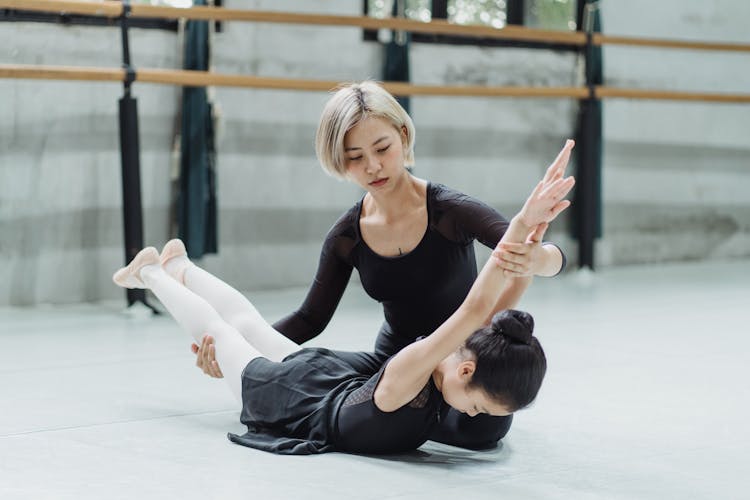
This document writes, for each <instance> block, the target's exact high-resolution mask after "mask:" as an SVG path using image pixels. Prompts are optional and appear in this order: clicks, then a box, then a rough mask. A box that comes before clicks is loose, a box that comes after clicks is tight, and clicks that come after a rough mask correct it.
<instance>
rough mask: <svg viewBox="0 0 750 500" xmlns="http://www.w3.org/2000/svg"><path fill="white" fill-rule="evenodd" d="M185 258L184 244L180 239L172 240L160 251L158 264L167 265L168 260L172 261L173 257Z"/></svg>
mask: <svg viewBox="0 0 750 500" xmlns="http://www.w3.org/2000/svg"><path fill="white" fill-rule="evenodd" d="M182 256H185V257H187V250H185V244H184V243H183V242H182V240H180V239H177V238H175V239H173V240H169V241H168V242H167V243H166V244H165V245H164V248H162V250H161V255H160V256H159V262H161V265H162V266H163V265H164V264H166V263H167V261H168V260H170V259H173V258H175V257H182Z"/></svg>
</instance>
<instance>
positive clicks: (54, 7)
mask: <svg viewBox="0 0 750 500" xmlns="http://www.w3.org/2000/svg"><path fill="white" fill-rule="evenodd" d="M0 7H6V8H13V9H20V10H33V11H41V12H66V13H72V14H85V15H93V16H102V17H110V18H115V17H119V16H121V15H122V12H123V6H122V3H121V2H110V1H108V2H100V1H81V0H79V1H72V0H0ZM131 16H132V17H138V18H160V19H180V18H184V19H193V20H215V21H253V22H267V23H285V24H311V25H319V26H349V27H359V28H364V29H394V30H402V31H409V32H413V33H431V34H441V35H460V36H471V37H478V38H495V39H505V40H519V41H527V42H542V43H556V44H563V45H572V46H583V45H585V44H586V35H585V34H583V33H580V32H564V31H554V30H540V29H532V28H524V27H520V26H505V27H504V28H502V29H497V28H492V27H489V26H467V25H459V24H451V23H449V22H447V21H444V20H433V21H430V22H428V23H425V22H420V21H411V20H407V19H397V18H389V19H376V18H372V17H368V16H342V15H323V14H299V13H292V12H271V11H254V10H239V9H226V8H223V7H205V6H197V7H192V8H189V9H180V8H176V7H160V6H153V5H142V4H135V5H132V6H131ZM592 43H593V44H594V45H598V46H601V45H628V46H635V47H657V48H672V49H688V50H719V51H734V52H750V44H740V43H718V42H694V41H683V40H665V39H653V38H634V37H624V36H612V35H603V34H600V33H594V34H593V35H592Z"/></svg>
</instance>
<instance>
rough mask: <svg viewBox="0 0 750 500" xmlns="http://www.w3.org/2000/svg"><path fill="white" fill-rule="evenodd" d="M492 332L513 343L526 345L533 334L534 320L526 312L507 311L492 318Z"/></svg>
mask: <svg viewBox="0 0 750 500" xmlns="http://www.w3.org/2000/svg"><path fill="white" fill-rule="evenodd" d="M492 330H493V331H494V332H495V333H497V334H501V335H504V336H505V337H506V338H508V339H509V340H511V341H513V342H519V343H522V344H527V345H528V344H531V337H532V334H533V333H534V318H532V317H531V314H529V313H527V312H523V311H516V310H515V309H507V310H505V311H502V312H499V313H497V314H495V316H494V317H493V318H492Z"/></svg>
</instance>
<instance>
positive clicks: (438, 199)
mask: <svg viewBox="0 0 750 500" xmlns="http://www.w3.org/2000/svg"><path fill="white" fill-rule="evenodd" d="M430 187H431V189H433V190H434V196H433V200H434V206H433V207H431V211H432V214H431V215H432V223H433V224H434V225H435V228H436V229H437V231H438V232H439V233H440V234H442V235H443V236H444V237H445V238H448V239H449V240H451V241H455V242H460V243H467V244H468V243H470V242H472V241H473V240H478V241H479V242H480V243H481V244H482V245H484V246H486V247H489V248H495V246H497V243H498V242H499V241H500V239H501V238H502V237H503V235H504V234H505V231H506V230H507V229H508V226H509V225H510V222H509V221H508V219H506V218H505V217H503V216H502V215H501V214H500V212H498V211H497V210H495V209H494V208H492V207H491V206H489V205H487V204H485V203H482V202H481V201H479V200H477V199H476V198H472V197H471V196H468V195H465V194H463V193H460V192H458V191H456V190H453V189H450V188H448V187H446V186H443V185H442V184H431V185H430Z"/></svg>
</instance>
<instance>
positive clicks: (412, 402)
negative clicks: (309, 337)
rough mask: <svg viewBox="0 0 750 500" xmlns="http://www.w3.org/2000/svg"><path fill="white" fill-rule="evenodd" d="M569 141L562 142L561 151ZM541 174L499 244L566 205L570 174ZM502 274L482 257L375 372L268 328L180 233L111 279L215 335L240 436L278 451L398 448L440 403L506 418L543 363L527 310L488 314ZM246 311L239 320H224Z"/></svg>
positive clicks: (540, 226)
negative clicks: (432, 319) (454, 304)
mask: <svg viewBox="0 0 750 500" xmlns="http://www.w3.org/2000/svg"><path fill="white" fill-rule="evenodd" d="M570 148H572V141H571V143H569V144H568V145H566V149H565V150H564V152H569V150H570ZM553 171H554V169H553V170H551V171H548V175H545V178H544V179H543V180H542V181H540V182H539V184H537V186H536V188H535V189H534V190H533V191H532V193H531V195H530V196H529V198H528V199H527V200H526V203H525V204H524V206H523V208H522V209H521V211H520V212H519V213H518V215H517V216H516V217H514V218H513V219H512V220H511V223H510V225H509V227H508V230H507V231H506V232H505V234H504V235H503V238H502V240H501V242H500V244H503V243H514V242H525V241H527V240H529V239H531V240H532V241H540V240H541V238H542V236H543V235H544V232H545V231H546V229H547V224H548V223H549V222H550V221H552V220H553V219H554V218H555V217H556V216H557V215H558V214H559V213H560V212H562V211H563V210H564V209H565V208H567V207H568V206H569V204H570V202H568V201H566V200H563V198H564V197H565V196H566V195H567V194H568V192H569V191H570V190H571V189H572V187H573V184H574V180H573V178H572V177H568V178H563V177H562V176H557V175H553V174H552V173H550V172H553ZM509 275H512V272H510V273H509V272H508V271H507V270H506V269H505V268H504V265H503V264H502V263H498V262H497V259H496V257H495V256H491V257H490V259H488V261H487V263H486V264H485V265H484V267H483V268H482V270H481V272H480V273H479V275H478V276H477V279H476V281H475V282H474V284H473V285H472V287H471V289H470V290H469V293H468V295H467V296H466V298H465V300H464V301H463V303H461V305H460V306H459V307H458V309H457V310H456V311H455V312H454V313H453V314H451V315H450V317H449V318H448V319H447V320H445V321H444V322H443V323H442V325H440V326H439V327H438V328H437V329H436V330H435V331H434V332H432V334H431V335H429V336H428V337H425V338H422V339H419V340H417V341H415V342H413V343H411V344H410V345H408V346H406V347H404V348H403V349H401V350H400V351H399V352H398V353H397V354H395V355H393V356H391V357H390V358H388V359H387V360H386V361H385V362H384V363H383V365H382V366H381V367H380V369H379V370H378V371H377V373H375V374H374V375H373V374H371V373H369V372H364V373H363V372H362V371H361V370H360V369H359V367H358V366H357V365H356V363H355V364H352V362H351V359H352V358H351V357H349V356H342V355H340V353H337V352H335V351H330V350H328V349H323V348H313V349H303V348H300V347H299V346H298V345H296V344H295V343H294V342H292V341H290V340H289V339H288V338H286V337H285V336H283V335H282V334H281V333H279V332H277V331H276V330H274V329H273V328H272V327H271V326H270V325H269V324H268V323H267V322H266V321H265V320H264V319H263V318H262V317H261V316H260V314H258V311H257V310H256V309H255V308H254V307H253V305H252V304H251V303H250V302H249V301H248V300H247V299H246V298H245V297H244V296H243V295H242V294H241V293H239V292H238V291H236V290H234V289H233V288H231V287H230V286H229V285H227V284H226V283H224V282H223V281H221V280H220V279H218V278H216V277H215V276H213V275H211V274H210V273H208V272H206V271H205V270H203V269H201V268H199V267H198V266H196V265H195V264H193V263H192V262H191V261H190V259H189V258H188V257H187V254H186V253H185V247H184V245H182V242H181V241H179V240H172V241H170V242H168V243H167V245H166V246H165V248H164V250H163V251H162V253H161V255H159V253H158V252H157V250H156V249H155V248H153V247H148V248H145V249H143V250H141V252H139V253H138V255H136V256H135V258H134V259H133V261H132V262H131V263H130V264H129V265H128V266H126V267H124V268H122V269H120V270H119V271H117V272H116V273H115V274H114V276H113V280H114V281H115V283H117V284H118V285H120V286H124V287H128V288H148V289H150V290H151V291H152V292H153V293H154V294H155V295H156V297H157V298H159V300H160V301H161V302H162V303H163V304H164V306H165V307H166V308H167V310H168V311H169V312H170V313H171V314H172V315H173V316H174V318H175V319H176V320H177V322H178V323H179V324H180V325H181V326H182V327H183V328H184V329H186V330H187V331H188V332H189V333H190V334H191V335H192V336H193V338H194V339H196V340H200V339H201V337H203V334H204V332H208V333H209V334H210V335H211V336H212V337H213V338H214V339H215V350H216V359H217V362H218V363H219V366H220V367H221V370H222V372H223V373H224V374H225V378H226V381H227V383H228V384H229V386H230V389H231V390H232V392H233V393H234V395H235V396H236V397H237V399H238V400H239V401H240V402H241V403H242V413H241V418H240V420H241V421H242V423H243V424H245V425H246V426H247V429H248V432H247V433H245V434H244V435H241V436H240V435H234V434H230V436H229V438H230V439H231V440H232V441H233V442H236V443H238V444H242V445H245V446H250V447H253V448H257V449H261V450H265V451H270V452H274V453H279V454H312V453H323V452H328V451H342V452H350V453H397V452H404V451H410V450H414V449H416V448H417V447H419V446H421V445H422V444H423V443H424V442H425V441H427V440H428V439H429V438H430V436H431V435H432V432H433V430H434V429H435V428H436V427H437V425H438V424H439V422H440V415H441V414H442V412H441V409H442V408H443V407H444V406H445V405H446V404H447V405H449V406H450V407H452V408H453V409H455V410H457V411H458V412H461V413H465V414H468V415H470V416H475V415H477V414H480V413H484V414H489V415H494V416H506V415H510V414H511V413H513V412H515V411H517V410H519V409H521V408H524V407H525V406H527V405H528V404H530V403H531V402H532V401H533V399H534V398H535V397H536V394H537V393H538V391H539V387H540V386H541V383H542V379H543V378H544V372H545V368H546V360H545V358H544V352H543V351H542V349H541V347H540V346H539V343H538V341H537V340H536V338H534V337H533V336H532V333H533V331H532V330H533V320H532V319H531V316H529V315H528V314H526V313H521V312H518V311H505V312H502V313H500V314H498V315H496V316H494V318H493V319H492V322H491V324H490V326H489V327H484V328H482V325H485V324H486V323H487V318H490V317H492V314H493V313H494V312H495V311H496V307H497V304H498V300H499V298H500V295H501V292H502V290H503V287H504V285H505V282H506V280H507V279H508V276H509ZM238 314H241V315H244V318H245V321H246V322H247V325H246V328H244V329H243V330H242V331H239V330H237V329H236V328H234V327H233V326H232V324H231V321H232V318H234V317H236V316H237V315H238Z"/></svg>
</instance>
